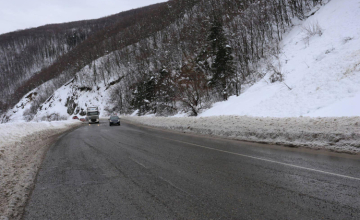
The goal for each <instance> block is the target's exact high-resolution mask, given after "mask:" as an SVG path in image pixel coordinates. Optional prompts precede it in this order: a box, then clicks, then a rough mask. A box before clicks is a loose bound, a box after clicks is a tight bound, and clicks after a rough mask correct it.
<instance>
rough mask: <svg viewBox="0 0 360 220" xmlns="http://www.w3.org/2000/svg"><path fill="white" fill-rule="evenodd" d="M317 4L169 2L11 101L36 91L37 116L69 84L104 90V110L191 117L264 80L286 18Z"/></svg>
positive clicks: (116, 28) (120, 26)
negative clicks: (262, 67)
mask: <svg viewBox="0 0 360 220" xmlns="http://www.w3.org/2000/svg"><path fill="white" fill-rule="evenodd" d="M317 4H322V1H321V0H271V1H265V0H261V1H258V0H257V1H254V0H247V1H245V0H244V1H241V0H239V1H233V0H216V1H215V0H211V1H205V0H191V1H190V0H176V1H169V2H167V3H166V4H159V5H157V6H156V7H152V8H151V10H150V9H149V10H146V11H144V12H142V13H134V18H135V19H134V20H132V21H131V22H130V21H129V23H126V22H124V21H121V22H119V23H117V24H115V25H113V26H109V27H108V28H105V29H104V30H102V31H98V32H97V33H96V34H94V35H92V36H91V37H89V38H87V39H86V40H85V41H83V42H82V43H81V44H79V45H78V46H77V47H76V48H75V49H73V50H72V51H71V52H69V53H67V54H66V55H64V56H62V57H61V59H59V60H58V61H57V62H55V63H54V64H53V65H51V66H49V67H48V68H46V69H44V70H42V71H41V72H40V73H39V74H37V75H35V76H33V77H32V78H31V79H30V80H29V81H28V82H27V83H26V84H24V86H22V87H20V88H19V89H18V90H17V92H16V94H18V96H20V95H21V96H24V95H25V94H26V93H27V92H29V91H30V90H32V89H35V88H36V87H37V89H36V91H37V92H36V93H37V94H38V95H37V97H36V98H33V99H34V100H32V106H33V109H39V108H41V103H43V102H44V101H46V99H48V97H49V96H50V95H51V94H52V93H53V92H54V91H55V90H56V89H57V88H59V87H60V86H61V85H63V84H64V83H65V82H68V81H69V80H71V79H72V78H73V79H74V80H73V81H71V83H72V85H73V86H74V87H73V88H75V87H76V88H78V89H79V90H81V91H83V90H84V89H86V90H88V91H96V90H98V91H99V90H101V88H106V89H105V90H106V93H107V95H109V96H110V97H111V102H109V103H108V105H107V108H108V110H109V111H117V112H122V113H130V112H132V111H134V110H139V111H138V114H140V115H142V114H146V113H155V114H157V115H170V114H174V113H176V112H178V111H180V110H183V111H188V112H192V114H193V115H197V114H198V113H199V111H201V109H204V108H207V107H209V105H210V104H211V103H213V102H216V101H220V100H226V99H227V98H228V97H229V96H231V95H234V94H235V95H239V94H240V93H241V92H242V91H243V88H244V87H245V86H248V85H251V84H253V83H254V82H256V81H257V80H258V79H260V78H261V77H263V73H260V72H258V68H259V65H262V64H263V63H264V62H260V61H264V60H266V59H267V57H269V56H272V55H276V54H278V53H279V46H278V44H279V41H280V40H281V39H282V36H283V34H284V33H285V31H286V30H288V29H289V27H291V25H292V19H293V18H298V19H304V18H305V17H306V13H307V12H308V11H309V10H310V9H311V8H312V7H313V6H315V5H317ZM274 79H275V78H274ZM276 80H280V79H278V78H276V79H275V80H274V81H276ZM41 82H45V83H43V84H41ZM40 84H41V86H40V87H38V86H39V85H40ZM105 90H104V91H105ZM33 94H34V93H33ZM75 102H76V100H75ZM81 108H85V106H81ZM70 113H71V112H70ZM5 121H6V119H5Z"/></svg>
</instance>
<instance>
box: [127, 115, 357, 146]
mask: <svg viewBox="0 0 360 220" xmlns="http://www.w3.org/2000/svg"><path fill="white" fill-rule="evenodd" d="M122 118H123V119H125V120H129V121H132V122H136V123H140V124H144V125H148V126H153V127H159V128H165V129H171V130H177V131H181V132H188V133H196V134H205V135H211V136H219V137H225V138H230V139H235V140H243V141H254V142H260V143H270V144H280V145H288V146H301V147H307V148H313V149H327V150H331V151H336V152H346V153H360V117H341V118H330V117H329V118H310V117H298V118H271V117H247V116H216V117H198V118H195V117H191V118H190V117H189V118H179V117H134V116H127V117H125V116H123V117H122Z"/></svg>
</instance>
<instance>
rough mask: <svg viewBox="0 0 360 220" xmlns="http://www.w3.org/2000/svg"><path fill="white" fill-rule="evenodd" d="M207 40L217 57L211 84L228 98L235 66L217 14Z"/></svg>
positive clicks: (212, 66) (214, 61) (224, 97)
mask: <svg viewBox="0 0 360 220" xmlns="http://www.w3.org/2000/svg"><path fill="white" fill-rule="evenodd" d="M207 40H208V41H209V42H210V46H211V54H212V56H213V57H215V59H214V60H213V63H212V65H211V70H212V76H211V79H210V85H211V86H212V87H214V88H215V89H216V90H218V92H219V93H221V95H222V96H223V99H224V100H227V98H228V93H229V90H230V88H229V87H230V86H231V81H232V78H233V77H234V72H235V68H234V64H233V56H232V48H231V47H230V45H228V44H227V39H226V36H225V33H224V29H223V25H222V22H221V21H220V19H219V18H218V17H217V16H215V17H214V21H213V23H212V26H211V28H210V34H209V36H208V39H207Z"/></svg>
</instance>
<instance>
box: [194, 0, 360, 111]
mask: <svg viewBox="0 0 360 220" xmlns="http://www.w3.org/2000/svg"><path fill="white" fill-rule="evenodd" d="M313 12H315V14H314V15H312V16H310V17H309V18H308V19H306V20H304V21H298V22H296V26H294V28H293V29H292V30H291V31H290V32H289V33H288V34H287V35H286V36H285V37H284V39H283V41H282V42H281V45H280V47H281V54H280V55H279V59H278V60H277V59H274V60H273V63H272V64H273V66H275V68H276V69H277V70H279V71H280V72H281V73H282V74H283V77H284V81H283V82H275V83H270V80H269V77H270V75H271V74H272V72H271V71H270V72H269V71H267V72H266V70H265V69H263V70H261V71H262V72H263V73H266V76H265V77H264V78H263V79H262V80H260V81H259V82H258V83H256V84H255V85H253V86H252V87H250V88H249V89H247V90H246V91H245V92H244V93H242V94H241V95H240V96H238V97H236V96H232V97H230V98H229V100H228V101H224V102H220V103H216V104H214V105H213V107H212V108H211V109H209V110H207V111H205V112H203V113H202V114H201V115H200V116H214V115H247V116H269V117H298V116H311V117H329V116H359V115H360V86H359V85H360V1H359V0H346V1H344V0H332V1H330V2H329V3H327V4H326V5H325V6H322V7H320V8H314V9H313V11H312V12H311V13H309V15H311V14H312V13H313ZM317 24H318V27H319V28H321V29H320V30H321V33H320V32H319V33H320V34H315V35H313V36H310V38H308V39H307V36H308V33H307V31H306V30H305V29H309V28H310V29H311V28H315V30H314V31H315V32H316V26H317ZM320 35H321V36H320ZM287 86H289V87H290V88H291V90H290V89H289V88H288V87H287Z"/></svg>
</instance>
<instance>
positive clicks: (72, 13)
mask: <svg viewBox="0 0 360 220" xmlns="http://www.w3.org/2000/svg"><path fill="white" fill-rule="evenodd" d="M166 1H167V0H0V34H3V33H7V32H11V31H15V30H19V29H26V28H32V27H38V26H42V25H45V24H53V23H63V22H69V21H78V20H84V19H94V18H100V17H104V16H108V15H112V14H116V13H119V12H122V11H126V10H129V9H133V8H139V7H142V6H147V5H151V4H155V3H159V2H166Z"/></svg>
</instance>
